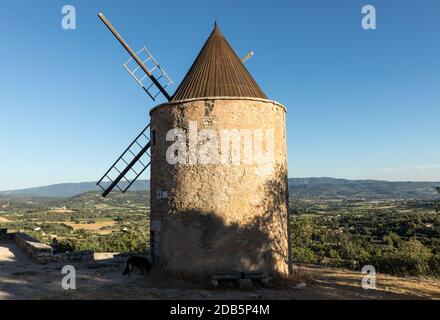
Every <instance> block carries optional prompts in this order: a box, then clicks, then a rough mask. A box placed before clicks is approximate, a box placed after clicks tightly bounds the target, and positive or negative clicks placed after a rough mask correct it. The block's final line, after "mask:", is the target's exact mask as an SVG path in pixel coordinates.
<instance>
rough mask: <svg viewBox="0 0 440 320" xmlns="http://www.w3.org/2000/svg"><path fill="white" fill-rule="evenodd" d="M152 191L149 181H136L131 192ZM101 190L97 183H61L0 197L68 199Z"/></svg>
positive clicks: (16, 191) (12, 191)
mask: <svg viewBox="0 0 440 320" xmlns="http://www.w3.org/2000/svg"><path fill="white" fill-rule="evenodd" d="M122 185H123V184H122ZM149 189H150V181H149V180H139V181H135V182H134V183H133V185H132V186H131V187H130V189H129V190H130V191H143V190H145V191H146V190H149ZM99 190H101V189H100V188H99V187H98V186H96V182H79V183H59V184H51V185H48V186H42V187H34V188H27V189H20V190H9V191H0V196H4V197H5V196H8V197H13V198H26V197H43V198H68V197H73V196H76V195H79V194H81V193H84V192H89V191H99Z"/></svg>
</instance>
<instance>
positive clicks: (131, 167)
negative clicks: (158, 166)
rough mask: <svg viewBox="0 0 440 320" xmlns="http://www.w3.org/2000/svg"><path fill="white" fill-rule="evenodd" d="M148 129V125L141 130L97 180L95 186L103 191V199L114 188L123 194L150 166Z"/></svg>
mask: <svg viewBox="0 0 440 320" xmlns="http://www.w3.org/2000/svg"><path fill="white" fill-rule="evenodd" d="M149 129H150V125H148V126H147V127H146V128H145V129H144V130H142V131H141V133H140V134H139V135H138V136H137V137H136V138H135V139H134V140H133V142H132V143H131V144H130V145H129V146H128V148H127V149H125V151H124V152H123V153H122V155H121V156H120V157H119V158H118V159H117V160H116V161H115V163H113V165H112V166H111V167H110V169H108V170H107V172H106V173H105V174H104V175H103V176H102V177H101V179H99V181H98V183H97V184H96V185H97V186H99V187H100V188H101V189H102V190H103V193H102V196H103V197H105V196H107V195H108V194H109V193H110V191H112V190H113V189H114V188H117V189H119V191H121V192H123V193H124V192H125V191H127V190H128V188H130V186H131V185H132V184H133V183H134V182H135V181H136V179H137V178H139V176H140V175H141V174H142V173H143V172H144V171H145V169H147V168H148V167H149V166H150V159H151V157H150V154H149V153H148V150H149V149H150V146H151V142H150V139H149V137H148V136H147V133H148V131H149Z"/></svg>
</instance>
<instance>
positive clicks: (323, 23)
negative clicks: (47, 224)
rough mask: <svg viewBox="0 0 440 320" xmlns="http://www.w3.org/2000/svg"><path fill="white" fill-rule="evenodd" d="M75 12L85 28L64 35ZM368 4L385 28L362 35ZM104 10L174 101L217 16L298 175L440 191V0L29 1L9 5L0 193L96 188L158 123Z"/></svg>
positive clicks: (3, 24)
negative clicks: (69, 185)
mask: <svg viewBox="0 0 440 320" xmlns="http://www.w3.org/2000/svg"><path fill="white" fill-rule="evenodd" d="M65 4H71V5H74V6H75V8H76V11H77V27H78V29H77V30H64V29H62V28H61V19H62V14H61V8H62V7H63V5H65ZM366 4H373V5H375V7H376V10H377V30H374V31H365V30H363V29H362V28H361V19H362V14H361V9H362V7H363V6H364V5H366ZM99 11H102V12H104V13H105V15H106V16H107V17H108V18H109V19H110V21H111V22H112V23H113V24H114V25H115V26H116V27H117V28H118V30H119V31H120V33H121V34H122V35H123V36H124V37H125V38H126V40H127V41H128V43H129V44H130V45H131V46H132V47H133V48H136V49H137V48H140V47H142V46H144V45H145V46H147V48H149V49H150V50H151V51H152V53H153V55H154V56H155V57H156V58H157V59H158V60H159V62H160V63H161V64H162V65H163V66H164V68H165V69H166V71H168V73H169V74H170V75H171V76H172V78H173V79H174V80H175V82H176V85H175V86H174V87H173V88H172V90H171V91H174V90H175V89H176V88H177V84H178V83H179V82H180V80H181V79H182V78H183V76H184V75H185V73H186V71H187V70H188V68H189V67H190V65H191V63H192V62H193V60H194V58H195V56H196V54H197V53H198V51H199V50H200V48H201V46H202V45H203V43H204V41H205V40H206V38H207V36H208V35H209V33H210V32H211V29H212V27H213V20H214V16H217V17H218V22H219V25H220V28H221V30H222V32H223V33H224V35H225V36H226V37H227V38H228V40H229V42H230V43H231V45H232V46H233V48H234V49H235V51H236V52H237V54H238V55H239V56H244V55H245V54H246V53H247V52H249V51H251V50H253V51H255V56H254V57H253V58H252V59H251V60H249V61H248V62H247V63H246V66H247V68H248V69H249V71H250V72H251V74H252V75H253V76H254V78H255V79H256V81H257V82H258V83H259V84H260V86H261V88H262V89H263V90H264V91H265V93H266V94H267V95H268V96H269V97H270V98H271V99H274V100H277V101H280V102H281V103H283V104H284V105H285V106H286V107H287V109H288V116H287V127H288V131H287V132H288V136H287V143H288V157H289V176H291V177H309V176H331V177H341V178H352V179H359V178H373V179H388V180H436V181H440V148H439V144H440V143H439V137H440V125H439V123H440V90H439V88H440V59H439V57H440V41H439V31H440V19H438V15H439V13H440V2H439V1H437V0H424V1H415V0H387V1H383V0H381V1H373V0H362V1H360V0H334V1H328V0H320V1H318V0H298V1H251V0H240V1H238V0H234V1H231V0H222V1H218V0H217V1H214V0H197V1H166V2H162V1H116V0H107V1H92V0H87V1H86V0H83V1H73V0H69V1H67V0H66V1H57V0H51V1H49V0H47V1H45V0H40V1H30V0H29V1H1V2H0V30H1V33H2V41H1V44H0V49H1V50H0V67H1V73H0V88H1V89H0V147H1V153H0V159H1V160H0V190H2V189H3V190H5V189H13V188H23V187H30V186H38V185H46V184H52V183H60V182H80V181H93V180H97V179H98V178H99V177H100V176H101V174H102V173H103V172H104V171H105V170H106V169H107V167H108V166H109V165H111V164H112V162H113V160H114V159H115V158H116V157H117V156H118V155H119V154H120V152H121V151H123V149H125V147H126V146H127V144H128V143H129V142H130V141H131V139H132V138H134V137H135V136H136V134H137V133H138V132H139V131H140V130H141V129H142V128H143V127H144V126H145V125H146V124H147V123H148V121H149V116H148V111H149V109H151V108H152V107H153V106H154V105H155V104H154V103H153V101H151V100H149V99H148V98H147V97H146V95H145V93H143V92H142V91H141V89H140V88H139V87H137V85H136V84H135V83H134V81H133V79H132V78H131V77H130V76H129V75H128V73H127V72H126V71H125V70H124V69H123V68H122V65H121V64H122V63H123V62H124V61H125V60H126V59H127V53H126V52H125V51H124V50H123V48H122V47H121V46H120V45H119V43H117V41H116V40H115V39H114V38H113V36H112V35H111V34H110V33H109V32H108V31H107V29H106V28H105V26H104V25H103V24H102V22H101V21H100V20H99V19H98V17H97V13H98V12H99ZM144 178H148V175H145V176H144Z"/></svg>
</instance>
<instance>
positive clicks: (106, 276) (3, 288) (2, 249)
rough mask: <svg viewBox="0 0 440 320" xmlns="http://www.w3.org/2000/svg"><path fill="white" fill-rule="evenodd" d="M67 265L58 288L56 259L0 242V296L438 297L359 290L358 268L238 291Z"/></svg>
mask: <svg viewBox="0 0 440 320" xmlns="http://www.w3.org/2000/svg"><path fill="white" fill-rule="evenodd" d="M69 264H71V265H73V266H74V267H75V269H76V275H77V277H76V278H77V280H76V286H77V289H76V290H64V289H62V287H61V280H62V278H63V277H64V276H65V275H64V274H62V273H61V268H62V267H63V265H62V264H48V265H38V264H35V263H34V262H33V261H32V260H31V259H30V258H29V257H28V256H26V255H25V254H24V253H23V252H22V251H21V250H20V249H18V248H17V247H16V246H15V245H14V244H13V243H0V299H287V300H298V299H402V298H404V299H426V298H428V299H433V298H434V299H440V283H439V282H438V281H429V280H420V279H401V278H396V277H390V276H380V277H378V280H377V290H364V289H362V288H361V287H360V283H361V275H360V274H359V273H356V272H353V271H347V270H333V269H328V268H321V267H315V266H308V267H304V266H303V267H301V269H302V271H301V274H303V275H305V276H304V277H303V280H301V281H304V282H305V283H306V286H305V287H304V288H297V289H295V288H294V287H292V288H283V289H255V290H252V291H246V292H243V291H240V290H237V289H227V290H226V289H222V290H209V289H204V288H201V289H190V288H189V287H190V285H188V283H172V284H171V283H158V281H155V280H154V274H153V275H151V276H150V277H148V276H141V275H134V276H132V277H131V278H130V279H128V278H127V277H126V276H123V275H122V271H123V269H124V267H125V265H124V264H125V263H124V261H123V260H114V261H108V262H90V263H85V262H80V263H69ZM152 277H153V278H152ZM304 279H305V280H304Z"/></svg>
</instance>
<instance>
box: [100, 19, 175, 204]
mask: <svg viewBox="0 0 440 320" xmlns="http://www.w3.org/2000/svg"><path fill="white" fill-rule="evenodd" d="M98 17H99V18H100V19H101V20H102V22H103V23H104V24H105V25H106V26H107V28H108V29H109V30H110V31H111V32H112V34H113V35H114V36H115V37H116V39H117V40H118V41H119V42H120V44H121V45H122V46H123V47H124V48H125V50H127V52H128V53H129V54H130V58H129V59H128V60H127V61H126V62H125V63H124V64H123V66H124V68H125V69H126V70H127V71H128V72H129V74H130V75H131V76H132V77H133V79H134V80H135V81H136V82H137V83H138V84H139V86H140V87H141V88H142V89H143V90H144V91H145V93H147V95H148V96H149V97H150V98H151V99H152V100H153V101H156V98H157V97H158V96H159V95H163V96H164V97H165V98H166V99H167V100H168V101H170V99H171V97H170V95H169V94H168V92H167V91H166V90H165V89H166V88H167V87H168V86H170V85H172V84H173V81H172V80H171V78H170V77H169V76H168V75H167V74H166V72H165V71H164V70H163V68H162V67H161V66H160V64H159V63H158V62H157V61H156V59H155V58H154V57H153V56H152V55H151V53H150V52H149V51H148V49H147V48H146V47H143V48H141V49H140V50H139V51H137V52H135V51H133V50H132V49H131V48H130V46H129V45H128V44H127V42H125V40H124V39H123V38H122V36H121V35H120V34H119V32H118V31H117V30H116V29H115V27H114V26H113V25H112V24H111V23H110V21H108V20H107V18H106V17H105V16H104V14H102V13H99V14H98ZM149 129H150V125H147V126H146V127H145V128H144V129H143V130H142V131H141V132H140V133H139V135H138V136H137V137H136V138H135V139H134V140H133V141H132V142H131V143H130V145H129V146H128V147H127V148H126V149H125V151H124V152H123V153H122V154H121V155H120V156H119V158H117V159H116V161H115V162H114V163H113V165H112V166H111V167H110V168H109V169H108V170H107V171H106V173H105V174H104V175H103V176H102V177H101V179H99V181H98V182H97V186H99V187H100V188H101V189H102V191H103V193H102V196H103V197H105V196H107V195H108V194H109V193H110V191H112V190H113V189H114V188H117V189H119V190H120V191H121V192H123V193H124V192H125V191H127V190H128V188H130V186H131V185H132V184H133V183H134V182H135V181H136V180H137V178H139V176H140V175H141V174H142V173H143V172H144V171H145V170H146V169H147V168H148V167H149V166H150V164H151V162H150V154H149V153H148V151H149V149H150V147H151V142H150V138H149Z"/></svg>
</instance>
